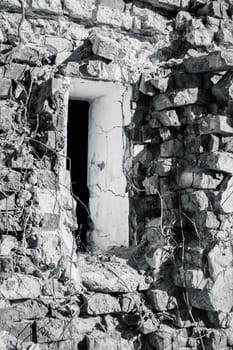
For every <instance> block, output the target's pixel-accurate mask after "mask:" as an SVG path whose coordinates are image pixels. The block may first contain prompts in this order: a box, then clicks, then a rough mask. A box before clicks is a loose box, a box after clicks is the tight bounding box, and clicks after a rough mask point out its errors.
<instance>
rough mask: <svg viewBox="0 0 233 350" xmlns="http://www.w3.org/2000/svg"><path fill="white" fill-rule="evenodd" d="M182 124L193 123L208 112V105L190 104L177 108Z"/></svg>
mask: <svg viewBox="0 0 233 350" xmlns="http://www.w3.org/2000/svg"><path fill="white" fill-rule="evenodd" d="M177 112H178V115H179V118H180V120H181V121H182V124H193V122H194V121H195V120H198V119H199V118H201V117H203V116H205V115H206V114H207V106H204V105H188V106H183V107H180V108H178V109H177Z"/></svg>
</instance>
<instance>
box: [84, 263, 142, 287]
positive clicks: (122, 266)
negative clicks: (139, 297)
mask: <svg viewBox="0 0 233 350" xmlns="http://www.w3.org/2000/svg"><path fill="white" fill-rule="evenodd" d="M79 267H80V271H81V279H82V283H83V284H84V285H85V286H86V287H87V288H88V289H89V290H92V291H96V292H103V293H117V292H121V293H127V292H135V291H136V290H143V289H145V290H146V289H148V288H149V285H148V284H146V283H145V276H143V275H140V274H139V273H138V272H137V271H136V270H135V269H133V268H132V267H130V266H129V265H127V261H126V260H125V259H122V258H116V259H115V260H114V261H111V260H110V261H106V262H103V261H102V262H101V261H99V260H98V258H97V259H95V258H93V259H91V258H89V259H88V257H87V256H80V257H79Z"/></svg>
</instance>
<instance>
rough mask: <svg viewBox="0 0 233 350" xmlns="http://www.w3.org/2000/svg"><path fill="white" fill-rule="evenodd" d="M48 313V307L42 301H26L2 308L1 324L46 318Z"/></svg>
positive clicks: (0, 311)
mask: <svg viewBox="0 0 233 350" xmlns="http://www.w3.org/2000/svg"><path fill="white" fill-rule="evenodd" d="M48 311H49V309H48V306H46V305H45V304H44V303H42V302H41V301H40V300H38V301H37V300H26V301H23V302H19V303H15V304H12V305H11V306H8V307H6V308H1V307H0V322H8V321H14V322H17V321H23V320H30V319H31V320H35V319H38V318H44V317H45V316H46V315H47V313H48Z"/></svg>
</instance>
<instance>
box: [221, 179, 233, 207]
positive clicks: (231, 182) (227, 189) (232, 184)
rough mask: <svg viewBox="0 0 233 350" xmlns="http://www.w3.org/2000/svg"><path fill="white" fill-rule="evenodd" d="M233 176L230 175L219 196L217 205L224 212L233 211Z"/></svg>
mask: <svg viewBox="0 0 233 350" xmlns="http://www.w3.org/2000/svg"><path fill="white" fill-rule="evenodd" d="M232 189H233V177H230V178H228V179H227V181H226V182H225V186H224V185H223V186H222V188H221V192H220V193H219V196H218V198H217V203H218V204H217V205H218V207H219V208H220V210H221V211H223V212H224V213H232V211H233V207H232V206H233V193H232Z"/></svg>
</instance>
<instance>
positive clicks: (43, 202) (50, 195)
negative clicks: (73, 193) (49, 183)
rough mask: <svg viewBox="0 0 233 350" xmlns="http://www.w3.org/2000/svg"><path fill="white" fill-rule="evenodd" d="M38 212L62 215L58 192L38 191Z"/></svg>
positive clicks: (36, 194)
mask: <svg viewBox="0 0 233 350" xmlns="http://www.w3.org/2000/svg"><path fill="white" fill-rule="evenodd" d="M35 196H36V199H35V201H36V202H37V205H38V210H39V212H40V213H41V214H56V215H59V214H60V209H61V208H60V203H59V197H58V192H57V191H56V190H49V189H45V188H44V189H42V188H40V189H37V190H36V193H35Z"/></svg>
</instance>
